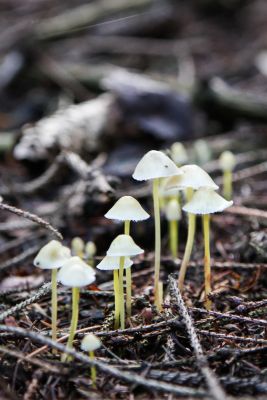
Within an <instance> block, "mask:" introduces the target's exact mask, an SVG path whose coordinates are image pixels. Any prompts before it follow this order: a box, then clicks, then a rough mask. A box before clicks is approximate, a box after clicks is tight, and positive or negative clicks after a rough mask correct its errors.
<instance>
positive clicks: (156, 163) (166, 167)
mask: <svg viewBox="0 0 267 400" xmlns="http://www.w3.org/2000/svg"><path fill="white" fill-rule="evenodd" d="M181 174H182V171H181V170H180V169H179V168H178V167H177V166H176V165H175V163H174V162H173V161H172V160H171V159H170V158H169V157H168V156H166V154H164V153H162V151H157V150H150V151H149V152H148V153H146V154H145V155H144V156H143V157H142V158H141V160H140V161H139V163H138V164H137V166H136V167H135V170H134V173H133V178H134V179H136V180H137V181H147V180H149V179H155V178H164V177H167V176H172V175H181Z"/></svg>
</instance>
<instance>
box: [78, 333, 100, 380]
mask: <svg viewBox="0 0 267 400" xmlns="http://www.w3.org/2000/svg"><path fill="white" fill-rule="evenodd" d="M100 347H101V340H100V339H98V337H97V336H95V335H94V334H93V333H88V334H87V335H85V336H84V337H83V340H82V343H81V349H82V350H83V351H86V352H88V353H89V357H90V359H91V360H92V361H94V359H95V350H97V349H99V348H100ZM91 380H92V385H93V387H95V386H96V367H95V366H94V365H92V366H91Z"/></svg>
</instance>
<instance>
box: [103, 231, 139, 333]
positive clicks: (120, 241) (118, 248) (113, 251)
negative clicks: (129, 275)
mask: <svg viewBox="0 0 267 400" xmlns="http://www.w3.org/2000/svg"><path fill="white" fill-rule="evenodd" d="M143 252H144V250H143V249H141V247H139V246H137V244H135V242H134V241H133V239H132V237H131V236H130V235H125V234H124V235H118V236H117V237H116V238H115V239H114V240H113V242H112V243H111V245H110V246H109V249H108V251H107V256H113V257H120V268H119V288H120V289H119V291H120V321H121V329H124V328H125V310H124V291H123V270H124V265H125V257H132V256H136V255H138V254H142V253H143Z"/></svg>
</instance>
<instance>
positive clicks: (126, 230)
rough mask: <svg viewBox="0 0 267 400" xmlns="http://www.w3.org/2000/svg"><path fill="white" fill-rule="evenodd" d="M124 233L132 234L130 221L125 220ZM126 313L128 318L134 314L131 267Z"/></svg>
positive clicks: (127, 275)
mask: <svg viewBox="0 0 267 400" xmlns="http://www.w3.org/2000/svg"><path fill="white" fill-rule="evenodd" d="M124 234H125V235H130V221H124ZM125 274H126V315H127V317H128V318H130V317H131V315H132V271H131V267H130V268H126V270H125Z"/></svg>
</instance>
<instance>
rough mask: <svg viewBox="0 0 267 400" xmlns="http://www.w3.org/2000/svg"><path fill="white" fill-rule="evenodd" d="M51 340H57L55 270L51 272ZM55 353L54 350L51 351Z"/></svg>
mask: <svg viewBox="0 0 267 400" xmlns="http://www.w3.org/2000/svg"><path fill="white" fill-rule="evenodd" d="M51 283H52V287H51V291H52V293H51V303H52V340H54V341H56V340H57V268H54V269H52V271H51ZM53 352H54V353H55V350H54V351H53Z"/></svg>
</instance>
